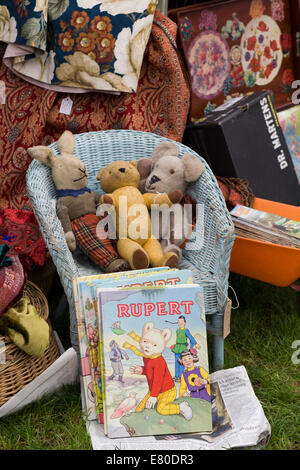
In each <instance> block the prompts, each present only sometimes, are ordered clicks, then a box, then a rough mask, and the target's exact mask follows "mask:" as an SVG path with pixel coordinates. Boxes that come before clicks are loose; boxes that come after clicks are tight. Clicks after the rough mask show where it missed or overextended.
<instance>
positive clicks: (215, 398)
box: [87, 366, 271, 451]
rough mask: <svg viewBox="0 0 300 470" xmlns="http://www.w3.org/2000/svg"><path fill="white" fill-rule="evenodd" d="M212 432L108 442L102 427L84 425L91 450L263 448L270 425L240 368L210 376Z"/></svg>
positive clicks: (93, 424)
mask: <svg viewBox="0 0 300 470" xmlns="http://www.w3.org/2000/svg"><path fill="white" fill-rule="evenodd" d="M210 379H211V389H212V413H213V431H212V432H210V433H195V434H176V435H175V434H174V435H164V436H146V437H131V438H121V439H110V438H108V437H106V436H105V435H104V429H103V425H101V424H98V422H96V421H90V422H87V429H88V432H89V434H90V436H91V440H92V445H93V448H94V450H117V449H118V450H174V451H178V450H205V449H206V450H226V449H232V448H245V447H254V446H258V447H264V446H265V445H266V444H267V442H268V440H269V438H270V435H271V427H270V424H269V422H268V420H267V418H266V416H265V414H264V411H263V409H262V406H261V404H260V402H259V400H258V399H257V397H256V395H255V393H254V391H253V388H252V385H251V382H250V380H249V377H248V374H247V371H246V369H245V367H244V366H239V367H235V368H233V369H227V370H221V371H218V372H214V373H213V374H211V375H210Z"/></svg>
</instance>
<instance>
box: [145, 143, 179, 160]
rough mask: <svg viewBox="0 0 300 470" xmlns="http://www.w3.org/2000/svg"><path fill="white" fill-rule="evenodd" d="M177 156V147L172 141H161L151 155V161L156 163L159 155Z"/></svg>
mask: <svg viewBox="0 0 300 470" xmlns="http://www.w3.org/2000/svg"><path fill="white" fill-rule="evenodd" d="M166 155H167V156H169V157H177V156H178V147H177V145H176V144H175V143H173V142H162V143H161V144H159V145H158V146H157V147H156V149H155V150H154V152H153V153H152V155H151V160H152V163H156V162H157V161H158V160H159V159H160V158H161V157H164V156H166Z"/></svg>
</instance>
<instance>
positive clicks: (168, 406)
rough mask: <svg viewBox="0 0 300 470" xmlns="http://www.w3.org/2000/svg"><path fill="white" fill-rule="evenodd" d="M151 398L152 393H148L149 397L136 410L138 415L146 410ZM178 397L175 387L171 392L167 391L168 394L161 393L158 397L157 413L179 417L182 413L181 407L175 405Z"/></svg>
mask: <svg viewBox="0 0 300 470" xmlns="http://www.w3.org/2000/svg"><path fill="white" fill-rule="evenodd" d="M150 396H151V395H150V392H149V393H147V395H146V396H145V397H144V398H143V400H142V401H141V403H140V404H139V405H138V407H137V408H136V410H135V412H136V413H138V412H139V411H142V410H143V409H144V408H145V405H146V402H147V400H148V398H149V397H150ZM176 396H177V391H176V387H173V388H171V389H170V390H167V391H166V392H163V393H160V394H159V395H158V396H157V404H156V410H157V412H158V413H159V414H161V415H165V416H167V415H179V412H180V409H179V405H177V404H176V403H174V400H175V399H176Z"/></svg>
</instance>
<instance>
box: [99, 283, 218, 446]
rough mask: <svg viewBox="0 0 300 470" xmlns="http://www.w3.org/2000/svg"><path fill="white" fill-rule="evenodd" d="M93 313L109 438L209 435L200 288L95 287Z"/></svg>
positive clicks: (204, 331) (206, 358) (209, 407)
mask: <svg viewBox="0 0 300 470" xmlns="http://www.w3.org/2000/svg"><path fill="white" fill-rule="evenodd" d="M175 299H176V300H175ZM98 315H99V325H101V328H100V331H101V336H102V345H103V363H104V375H103V377H102V379H103V382H104V387H105V404H104V407H105V421H106V422H105V426H104V429H105V431H106V433H107V435H108V436H109V437H111V438H115V437H129V436H145V435H160V434H178V433H191V432H203V431H211V429H212V413H211V397H210V384H209V372H208V370H209V369H208V356H207V338H206V323H205V311H204V298H203V290H202V287H200V286H198V285H196V284H195V285H177V286H169V287H158V288H151V287H148V288H147V287H145V288H140V289H136V288H134V289H130V288H117V289H111V288H108V289H98ZM115 323H118V327H119V328H120V329H121V330H123V332H124V333H123V334H122V335H116V334H115V332H114V331H113V329H112V325H114V324H115Z"/></svg>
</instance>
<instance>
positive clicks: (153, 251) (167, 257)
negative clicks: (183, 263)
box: [143, 236, 178, 268]
mask: <svg viewBox="0 0 300 470" xmlns="http://www.w3.org/2000/svg"><path fill="white" fill-rule="evenodd" d="M143 248H144V249H145V251H146V252H147V253H148V256H149V259H150V265H151V266H154V267H160V266H168V267H169V268H176V267H177V266H178V256H177V254H176V253H172V252H167V253H165V254H164V253H163V250H162V247H161V244H160V243H159V241H158V240H157V239H156V238H155V237H154V236H152V237H151V238H149V240H147V241H146V243H145V244H144V245H143Z"/></svg>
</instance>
